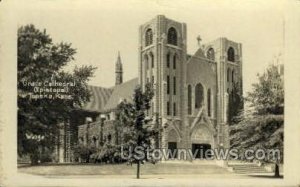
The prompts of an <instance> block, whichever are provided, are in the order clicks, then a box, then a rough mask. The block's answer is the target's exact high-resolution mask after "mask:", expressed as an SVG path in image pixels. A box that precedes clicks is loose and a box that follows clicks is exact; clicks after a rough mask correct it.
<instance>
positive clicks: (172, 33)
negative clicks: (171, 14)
mask: <svg viewBox="0 0 300 187" xmlns="http://www.w3.org/2000/svg"><path fill="white" fill-rule="evenodd" d="M168 44H172V45H177V32H176V30H175V28H174V27H171V28H170V29H169V30H168Z"/></svg>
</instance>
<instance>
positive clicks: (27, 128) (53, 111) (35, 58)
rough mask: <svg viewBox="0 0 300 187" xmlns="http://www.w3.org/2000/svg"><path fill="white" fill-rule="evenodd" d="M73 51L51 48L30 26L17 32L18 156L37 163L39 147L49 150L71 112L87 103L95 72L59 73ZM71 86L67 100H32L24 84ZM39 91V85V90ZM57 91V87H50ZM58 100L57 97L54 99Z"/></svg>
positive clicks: (60, 45) (65, 45) (86, 68)
mask: <svg viewBox="0 0 300 187" xmlns="http://www.w3.org/2000/svg"><path fill="white" fill-rule="evenodd" d="M75 53H76V50H75V49H73V48H72V47H71V44H69V43H64V42H61V43H58V44H54V43H53V42H52V39H51V37H50V36H49V35H47V34H46V31H45V30H44V31H43V32H42V31H40V30H38V29H36V28H35V27H34V25H26V26H22V27H20V28H19V29H18V154H19V155H20V156H21V155H24V154H28V155H30V157H31V161H32V163H33V164H34V163H37V160H38V159H39V158H38V155H39V152H38V150H39V147H41V146H42V147H47V148H49V149H53V146H54V145H55V142H56V141H58V140H57V137H58V132H59V130H60V128H63V125H60V124H64V123H65V122H67V121H68V119H69V116H70V114H71V112H72V110H73V109H75V108H77V107H80V106H81V105H82V103H84V102H85V101H88V100H89V97H90V93H89V91H88V88H87V82H88V80H89V78H90V77H91V76H93V72H94V70H95V68H93V67H91V66H83V67H80V68H78V67H76V68H75V69H74V71H73V72H72V73H69V72H65V71H63V68H64V67H65V65H67V64H68V63H69V62H72V61H73V60H74V55H75ZM53 80H55V81H57V82H75V84H76V85H75V86H72V87H68V89H69V91H68V95H69V96H71V97H70V98H68V99H64V98H52V99H49V98H42V99H34V98H32V97H31V96H32V95H31V94H32V93H33V86H29V85H28V84H26V83H28V82H35V83H42V84H43V83H45V81H48V82H51V81H53ZM40 87H41V88H42V87H43V85H41V86H40ZM53 88H57V87H53ZM55 96H60V95H55Z"/></svg>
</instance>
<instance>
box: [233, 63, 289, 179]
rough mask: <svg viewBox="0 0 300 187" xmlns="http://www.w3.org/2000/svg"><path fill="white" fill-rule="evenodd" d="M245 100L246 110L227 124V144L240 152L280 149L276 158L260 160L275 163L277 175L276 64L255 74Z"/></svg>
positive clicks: (280, 123) (280, 98)
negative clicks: (256, 80) (247, 107)
mask: <svg viewBox="0 0 300 187" xmlns="http://www.w3.org/2000/svg"><path fill="white" fill-rule="evenodd" d="M246 102H247V103H248V105H249V109H248V110H245V111H244V112H243V113H241V115H240V116H239V117H238V121H239V122H238V123H237V124H235V125H233V126H231V142H232V144H231V146H232V148H238V149H240V150H241V153H243V151H244V150H246V149H253V150H257V149H264V150H267V149H269V150H270V149H277V150H280V159H279V158H278V157H274V158H266V159H265V160H262V161H264V162H270V161H271V162H274V163H275V176H276V177H278V176H279V165H278V164H279V162H282V161H283V128H284V117H283V112H284V110H283V109H284V90H283V79H282V76H281V75H280V73H279V71H278V67H277V66H275V65H271V66H270V67H268V69H267V70H266V71H265V72H264V73H263V74H262V75H259V74H258V83H255V84H253V91H252V92H250V93H248V96H247V97H246ZM240 156H241V158H242V155H240ZM265 156H267V155H265ZM242 159H243V158H242Z"/></svg>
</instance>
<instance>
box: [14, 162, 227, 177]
mask: <svg viewBox="0 0 300 187" xmlns="http://www.w3.org/2000/svg"><path fill="white" fill-rule="evenodd" d="M18 171H19V172H22V173H27V174H35V175H48V176H49V175H50V176H56V175H135V174H136V165H132V166H131V165H127V164H105V165H100V164H84V165H83V164H60V165H40V166H24V167H19V168H18ZM198 174H222V175H223V174H232V173H230V172H228V171H227V170H226V169H225V168H222V167H219V166H217V165H213V164H207V165H206V164H197V163H157V164H150V163H146V164H144V165H142V167H141V175H198Z"/></svg>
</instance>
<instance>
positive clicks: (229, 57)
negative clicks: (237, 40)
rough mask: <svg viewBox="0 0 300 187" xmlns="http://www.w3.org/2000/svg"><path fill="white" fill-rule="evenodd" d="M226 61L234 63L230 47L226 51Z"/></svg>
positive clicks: (232, 51)
mask: <svg viewBox="0 0 300 187" xmlns="http://www.w3.org/2000/svg"><path fill="white" fill-rule="evenodd" d="M227 60H228V61H231V62H234V49H233V48H232V47H229V49H228V51H227Z"/></svg>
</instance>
